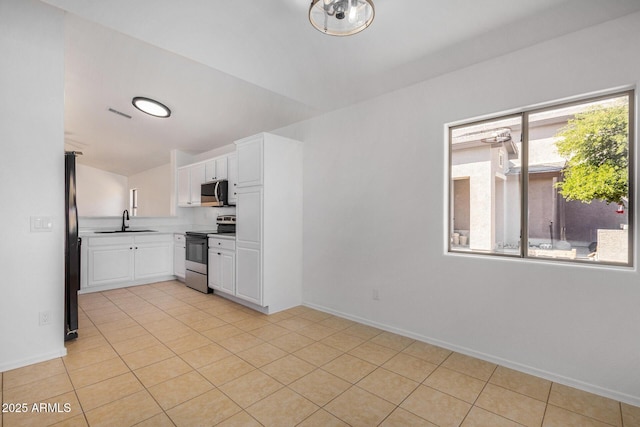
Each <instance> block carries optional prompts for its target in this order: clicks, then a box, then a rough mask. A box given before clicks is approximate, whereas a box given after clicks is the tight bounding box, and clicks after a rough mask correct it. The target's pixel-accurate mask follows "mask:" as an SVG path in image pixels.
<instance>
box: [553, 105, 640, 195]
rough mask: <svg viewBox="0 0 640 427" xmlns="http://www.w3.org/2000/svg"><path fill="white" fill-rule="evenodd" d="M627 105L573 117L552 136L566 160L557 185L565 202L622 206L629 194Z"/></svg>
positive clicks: (594, 110)
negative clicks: (560, 179)
mask: <svg viewBox="0 0 640 427" xmlns="http://www.w3.org/2000/svg"><path fill="white" fill-rule="evenodd" d="M628 129H629V110H628V105H627V104H626V103H624V104H621V103H620V104H615V105H611V106H600V107H594V108H591V109H589V110H586V111H584V112H582V113H578V114H576V115H575V118H573V119H571V120H569V121H568V123H567V125H566V126H565V127H563V128H562V129H560V130H559V131H558V133H557V134H556V137H559V140H558V141H557V142H556V147H557V149H558V153H559V154H560V155H561V156H564V157H566V158H567V163H566V164H565V168H564V170H563V174H564V179H563V181H562V182H559V183H558V184H557V187H558V189H559V191H560V194H562V196H563V197H564V198H565V199H567V200H580V201H581V202H583V203H591V201H592V200H596V199H599V200H604V201H605V202H607V203H617V204H624V203H625V200H627V198H628V194H629V173H628V170H629V160H628V158H629V156H628V153H629V138H628V135H629V132H628Z"/></svg>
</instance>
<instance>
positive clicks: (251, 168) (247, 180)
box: [236, 136, 262, 187]
mask: <svg viewBox="0 0 640 427" xmlns="http://www.w3.org/2000/svg"><path fill="white" fill-rule="evenodd" d="M236 153H237V155H238V187H248V186H252V185H262V136H260V137H259V138H256V139H254V140H251V141H247V142H242V143H239V144H238V145H237V147H236Z"/></svg>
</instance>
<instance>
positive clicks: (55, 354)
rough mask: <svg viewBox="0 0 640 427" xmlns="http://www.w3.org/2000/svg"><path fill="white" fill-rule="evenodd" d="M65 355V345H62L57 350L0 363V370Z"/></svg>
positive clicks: (20, 366)
mask: <svg viewBox="0 0 640 427" xmlns="http://www.w3.org/2000/svg"><path fill="white" fill-rule="evenodd" d="M66 355H67V349H66V348H65V347H62V349H60V350H58V351H52V352H49V353H43V354H39V355H37V356H33V357H28V358H26V359H20V360H14V361H11V362H7V363H3V364H0V372H5V371H10V370H12V369H18V368H23V367H25V366H29V365H33V364H34V363H40V362H46V361H47V360H52V359H55V358H58V357H64V356H66Z"/></svg>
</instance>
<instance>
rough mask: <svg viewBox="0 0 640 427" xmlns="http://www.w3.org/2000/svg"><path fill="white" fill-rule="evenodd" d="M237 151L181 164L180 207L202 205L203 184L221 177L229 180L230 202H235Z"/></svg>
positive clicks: (178, 177)
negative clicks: (201, 192)
mask: <svg viewBox="0 0 640 427" xmlns="http://www.w3.org/2000/svg"><path fill="white" fill-rule="evenodd" d="M237 171H238V167H237V161H236V153H233V154H230V155H227V156H221V157H216V158H215V159H211V160H206V161H203V162H198V163H193V164H191V165H186V166H181V167H179V168H178V170H177V181H178V185H177V192H178V194H177V200H178V206H180V207H187V208H188V207H194V206H200V191H201V185H202V184H204V183H205V182H211V181H215V180H219V179H226V180H228V181H229V196H228V203H229V204H232V205H233V204H235V200H236V197H235V189H236V187H237V185H235V184H236V182H237V175H238V174H237Z"/></svg>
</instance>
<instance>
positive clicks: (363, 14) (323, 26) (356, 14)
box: [309, 0, 376, 36]
mask: <svg viewBox="0 0 640 427" xmlns="http://www.w3.org/2000/svg"><path fill="white" fill-rule="evenodd" d="M375 14H376V10H375V7H374V6H373V0H311V6H310V7H309V22H311V25H313V26H314V27H315V28H316V29H317V30H318V31H321V32H323V33H325V34H329V35H332V36H350V35H352V34H356V33H359V32H360V31H362V30H364V29H365V28H367V27H368V26H369V25H371V22H373V18H374V16H375Z"/></svg>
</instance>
